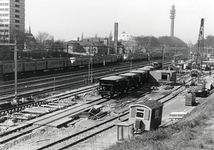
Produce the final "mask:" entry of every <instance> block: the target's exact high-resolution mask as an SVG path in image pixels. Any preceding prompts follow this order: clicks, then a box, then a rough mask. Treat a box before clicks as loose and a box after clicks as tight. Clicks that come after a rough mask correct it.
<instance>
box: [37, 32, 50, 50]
mask: <svg viewBox="0 0 214 150" xmlns="http://www.w3.org/2000/svg"><path fill="white" fill-rule="evenodd" d="M36 41H37V43H38V46H39V49H41V50H44V49H45V48H46V43H48V44H49V43H50V42H51V41H52V37H51V36H50V35H49V34H48V33H46V32H39V33H38V35H37V36H36Z"/></svg>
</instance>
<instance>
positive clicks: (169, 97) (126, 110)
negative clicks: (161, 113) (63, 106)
mask: <svg viewBox="0 0 214 150" xmlns="http://www.w3.org/2000/svg"><path fill="white" fill-rule="evenodd" d="M180 88H182V87H181V86H180V87H178V88H177V89H175V92H173V93H170V94H168V95H165V96H164V97H161V98H159V99H158V100H159V101H160V100H162V101H161V102H165V101H168V100H170V99H172V98H173V97H175V96H177V95H178V94H179V93H180V92H179V91H176V90H179V89H180ZM182 90H184V89H182ZM121 113H122V114H121V115H122V116H123V115H125V114H127V113H128V108H127V109H125V110H124V112H121ZM118 117H121V116H120V115H119V116H117V117H115V119H117V118H118ZM115 119H113V120H115ZM55 120H56V119H55ZM111 121H112V120H109V122H111ZM107 122H108V121H107ZM107 122H105V123H104V124H106V123H107ZM109 124H111V123H109ZM101 125H102V123H101V124H100V126H101ZM113 126H114V123H113V124H111V125H110V126H108V127H106V128H103V129H101V130H99V131H96V132H95V133H92V131H89V129H88V131H89V132H90V133H91V134H89V135H88V136H86V137H84V138H82V139H79V138H78V139H79V140H78V141H76V142H73V143H71V144H69V145H67V147H69V146H73V145H75V144H76V143H78V142H80V141H84V140H86V139H87V138H89V137H91V136H93V135H96V134H99V133H100V132H103V131H105V130H107V129H109V128H112V127H113ZM92 128H97V127H92ZM92 128H91V129H92ZM29 130H30V131H29ZM32 130H34V129H28V130H27V131H26V132H23V131H21V135H23V133H26V134H27V133H29V132H31V131H32ZM84 132H86V131H81V133H84ZM81 133H77V134H76V135H80V134H81ZM21 135H20V136H21ZM71 137H74V135H70V136H69V137H67V138H65V139H60V140H59V141H62V140H66V139H70V138H71ZM3 138H4V137H3ZM10 138H11V137H10ZM10 138H9V139H10ZM14 138H17V136H12V139H14ZM10 140H11V139H10ZM7 141H8V140H2V141H1V143H5V142H7ZM59 141H55V142H54V143H52V144H51V145H55V144H57V143H58V142H59ZM45 147H49V146H48V145H46V146H45ZM42 149H43V147H42Z"/></svg>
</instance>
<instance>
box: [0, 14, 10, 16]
mask: <svg viewBox="0 0 214 150" xmlns="http://www.w3.org/2000/svg"><path fill="white" fill-rule="evenodd" d="M0 16H9V15H8V14H0Z"/></svg>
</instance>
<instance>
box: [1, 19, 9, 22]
mask: <svg viewBox="0 0 214 150" xmlns="http://www.w3.org/2000/svg"><path fill="white" fill-rule="evenodd" d="M1 21H2V22H8V21H9V20H8V19H1Z"/></svg>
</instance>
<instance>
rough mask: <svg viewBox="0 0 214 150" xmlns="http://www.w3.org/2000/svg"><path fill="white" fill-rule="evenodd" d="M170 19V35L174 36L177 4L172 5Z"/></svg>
mask: <svg viewBox="0 0 214 150" xmlns="http://www.w3.org/2000/svg"><path fill="white" fill-rule="evenodd" d="M170 19H171V28H170V36H171V37H174V19H175V5H172V9H171V10H170Z"/></svg>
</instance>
